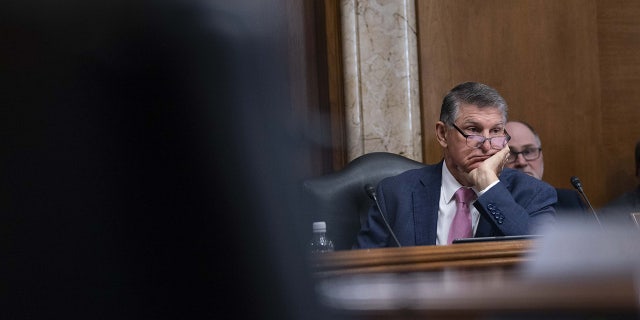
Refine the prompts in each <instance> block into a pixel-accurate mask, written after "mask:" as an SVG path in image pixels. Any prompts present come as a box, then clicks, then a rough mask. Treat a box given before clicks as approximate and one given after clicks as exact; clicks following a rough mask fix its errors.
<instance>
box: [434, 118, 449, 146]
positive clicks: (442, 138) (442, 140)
mask: <svg viewBox="0 0 640 320" xmlns="http://www.w3.org/2000/svg"><path fill="white" fill-rule="evenodd" d="M446 133H447V126H446V125H445V124H444V122H442V121H438V122H436V139H437V140H438V143H439V144H440V146H442V147H443V148H445V147H446V146H447V135H446Z"/></svg>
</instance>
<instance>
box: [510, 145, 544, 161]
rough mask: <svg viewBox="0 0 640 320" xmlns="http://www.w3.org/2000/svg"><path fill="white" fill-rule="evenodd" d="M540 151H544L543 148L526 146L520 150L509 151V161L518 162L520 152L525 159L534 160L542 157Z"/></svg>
mask: <svg viewBox="0 0 640 320" xmlns="http://www.w3.org/2000/svg"><path fill="white" fill-rule="evenodd" d="M540 151H542V148H526V149H524V150H522V151H520V152H515V151H509V158H507V162H509V163H513V162H516V160H517V159H518V155H519V154H521V155H522V157H523V158H524V159H525V160H527V161H532V160H535V159H538V158H540V154H541V153H540Z"/></svg>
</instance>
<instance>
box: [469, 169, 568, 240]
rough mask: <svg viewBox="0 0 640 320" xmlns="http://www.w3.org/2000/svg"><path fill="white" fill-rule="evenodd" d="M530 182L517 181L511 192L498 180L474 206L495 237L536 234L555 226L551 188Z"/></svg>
mask: <svg viewBox="0 0 640 320" xmlns="http://www.w3.org/2000/svg"><path fill="white" fill-rule="evenodd" d="M530 180H531V181H526V183H523V182H525V181H520V182H519V183H518V187H515V188H514V190H509V189H507V184H506V183H504V182H502V181H501V182H499V183H498V184H496V185H495V186H493V187H492V188H491V189H489V190H487V192H485V193H484V194H483V195H482V196H480V197H479V198H478V200H477V201H476V202H475V203H474V206H475V207H476V209H478V211H479V212H480V214H481V216H482V218H483V219H486V220H488V221H489V223H490V224H491V225H492V227H493V229H494V230H496V231H497V232H496V233H497V234H495V235H503V236H511V235H526V234H536V233H538V232H539V231H540V229H542V228H544V227H546V226H548V225H551V224H553V223H555V209H554V205H555V204H556V202H557V195H556V192H555V189H554V188H553V187H551V186H550V185H548V184H546V183H544V182H541V181H538V180H536V181H533V179H530ZM523 185H524V186H525V187H523ZM481 236H482V235H481Z"/></svg>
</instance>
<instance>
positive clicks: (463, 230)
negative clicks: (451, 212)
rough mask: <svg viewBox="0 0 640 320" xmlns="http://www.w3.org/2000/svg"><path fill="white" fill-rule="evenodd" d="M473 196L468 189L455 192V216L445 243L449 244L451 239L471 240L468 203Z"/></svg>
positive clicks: (473, 193) (471, 191)
mask: <svg viewBox="0 0 640 320" xmlns="http://www.w3.org/2000/svg"><path fill="white" fill-rule="evenodd" d="M475 196H476V194H475V192H473V190H471V189H469V188H464V187H462V188H460V189H458V191H456V194H455V198H456V215H455V216H454V217H453V222H451V229H449V238H448V239H447V243H451V241H453V239H458V238H471V237H472V236H473V229H472V228H471V211H470V210H469V202H471V200H472V199H473V198H474V197H475Z"/></svg>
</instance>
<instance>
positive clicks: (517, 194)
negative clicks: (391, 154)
mask: <svg viewBox="0 0 640 320" xmlns="http://www.w3.org/2000/svg"><path fill="white" fill-rule="evenodd" d="M506 122H507V104H506V102H505V101H504V99H503V98H502V96H500V94H499V93H498V92H497V91H496V90H495V89H493V88H491V87H489V86H487V85H484V84H481V83H476V82H466V83H462V84H459V85H458V86H456V87H455V88H453V89H452V90H451V91H450V92H449V93H448V94H447V95H446V96H445V98H444V100H443V103H442V109H441V111H440V121H438V122H437V123H436V137H437V140H438V143H439V144H440V146H441V147H442V151H443V155H444V159H443V160H442V161H440V162H439V163H437V164H434V165H428V166H426V167H425V168H421V169H415V170H409V171H407V172H405V173H402V174H400V175H397V176H394V177H390V178H387V179H384V180H383V181H381V182H380V183H379V184H378V187H377V194H378V200H379V203H380V207H381V209H382V211H383V214H384V217H383V216H381V212H380V210H379V209H378V208H377V207H376V206H373V207H372V208H371V209H370V210H369V213H368V215H369V216H368V218H367V221H366V223H365V225H364V226H363V227H362V229H361V230H360V232H359V234H358V237H357V241H356V244H355V245H354V248H372V247H386V246H391V247H392V246H396V244H395V241H394V239H393V237H392V236H391V232H389V231H388V229H387V228H386V227H385V223H384V218H385V217H386V219H387V220H388V223H389V225H390V226H391V229H392V230H393V233H394V234H395V235H396V236H397V239H398V241H399V242H400V244H401V245H403V246H413V245H444V244H449V243H451V241H452V240H453V239H452V238H451V237H449V234H450V233H454V232H457V230H454V228H452V226H453V225H457V223H458V221H463V222H465V223H467V224H468V225H470V230H468V231H469V232H468V233H469V236H474V237H488V236H512V235H527V234H533V233H536V232H538V231H539V229H540V228H542V227H544V226H546V225H548V224H552V223H553V222H554V221H555V210H554V208H553V206H554V205H555V203H556V193H555V190H554V189H553V187H551V186H550V185H548V184H547V183H545V182H542V181H540V180H538V179H535V178H533V177H530V176H528V175H526V174H523V173H522V172H519V171H517V170H511V169H504V170H503V168H504V165H505V163H506V161H507V157H508V156H509V147H508V146H507V142H508V141H509V139H510V137H509V135H508V133H507V132H506V130H505V124H506ZM469 189H470V190H471V191H472V194H471V199H470V200H469V199H467V198H464V199H465V200H454V195H455V194H457V193H458V192H459V191H464V192H467V193H469ZM474 198H475V199H474ZM457 202H462V203H464V205H465V206H467V207H468V208H469V209H468V210H467V211H466V214H467V216H465V218H464V219H462V218H461V219H459V218H458V215H457V211H458V210H457V208H458V206H459V205H458V204H457ZM469 220H470V221H469Z"/></svg>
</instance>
